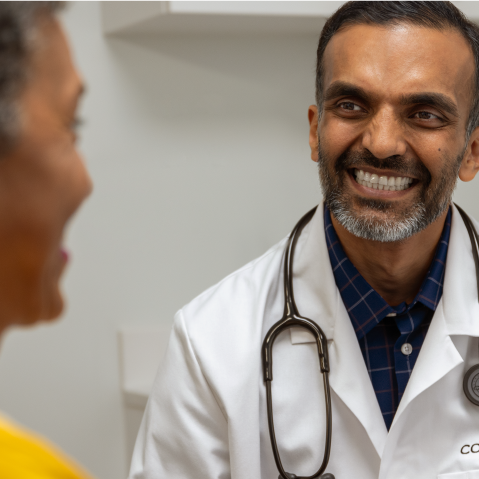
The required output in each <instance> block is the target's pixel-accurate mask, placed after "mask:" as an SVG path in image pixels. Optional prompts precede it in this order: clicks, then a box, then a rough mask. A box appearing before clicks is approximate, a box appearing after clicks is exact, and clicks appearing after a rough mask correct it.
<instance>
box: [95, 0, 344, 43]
mask: <svg viewBox="0 0 479 479" xmlns="http://www.w3.org/2000/svg"><path fill="white" fill-rule="evenodd" d="M343 3H344V2H338V1H324V2H321V1H319V2H318V1H316V2H301V1H298V2H291V1H286V2H278V1H270V2H264V1H263V2H261V1H259V2H256V1H243V2H235V1H233V2H222V1H220V2H208V1H199V2H189V1H171V2H102V3H101V5H102V19H103V31H104V33H105V34H107V35H129V34H172V33H179V34H192V33H194V34H198V33H205V34H217V33H223V34H224V33H233V34H234V33H282V34H285V33H303V34H304V33H313V34H318V35H319V32H320V31H321V28H322V26H323V24H324V22H325V21H326V18H328V17H329V16H330V15H331V14H332V13H334V11H336V9H338V8H339V7H340V6H341V5H342V4H343Z"/></svg>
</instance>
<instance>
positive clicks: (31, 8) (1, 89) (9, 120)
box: [0, 1, 63, 154]
mask: <svg viewBox="0 0 479 479" xmlns="http://www.w3.org/2000/svg"><path fill="white" fill-rule="evenodd" d="M62 6H63V3H62V2H49V1H46V2H5V1H0V154H1V153H3V152H4V151H5V149H6V148H7V147H8V146H10V145H11V143H12V142H13V141H14V139H15V137H16V136H17V134H18V130H19V123H20V112H19V109H18V105H17V100H18V97H19V95H20V93H21V91H22V88H23V87H24V86H25V83H26V80H27V78H28V70H29V56H30V54H31V52H32V51H33V49H34V47H35V37H36V35H35V34H36V27H37V25H38V20H39V18H40V17H42V16H43V15H55V14H56V13H57V11H58V10H60V9H61V8H62Z"/></svg>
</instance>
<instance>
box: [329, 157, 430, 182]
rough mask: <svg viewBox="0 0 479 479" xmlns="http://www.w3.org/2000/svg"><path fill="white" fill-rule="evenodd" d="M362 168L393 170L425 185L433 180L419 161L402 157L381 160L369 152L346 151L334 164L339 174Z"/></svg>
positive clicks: (398, 174)
mask: <svg viewBox="0 0 479 479" xmlns="http://www.w3.org/2000/svg"><path fill="white" fill-rule="evenodd" d="M361 166H370V167H372V168H375V169H378V170H391V171H394V172H396V173H397V176H409V177H413V178H417V179H418V180H419V181H421V182H423V183H424V184H425V185H428V184H429V183H430V182H431V179H432V177H431V173H429V170H428V169H427V168H426V167H425V166H424V165H423V164H422V163H421V162H420V161H419V160H414V159H406V158H404V157H403V156H401V155H394V156H389V157H388V158H384V159H382V160H381V159H379V158H376V157H375V156H374V155H373V154H372V153H371V152H370V151H368V150H363V151H354V152H353V151H351V150H346V151H345V152H344V153H341V155H340V156H338V158H337V159H336V161H335V163H334V169H335V171H336V173H338V174H339V173H341V172H342V171H345V170H348V169H351V168H359V167H361Z"/></svg>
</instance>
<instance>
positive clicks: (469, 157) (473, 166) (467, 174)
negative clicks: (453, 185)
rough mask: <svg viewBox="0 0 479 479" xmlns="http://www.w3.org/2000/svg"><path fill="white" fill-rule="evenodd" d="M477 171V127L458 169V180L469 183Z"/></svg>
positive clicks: (478, 148) (478, 145) (478, 156)
mask: <svg viewBox="0 0 479 479" xmlns="http://www.w3.org/2000/svg"><path fill="white" fill-rule="evenodd" d="M478 171H479V127H478V128H476V129H475V130H474V131H473V132H472V134H471V138H470V139H469V143H468V145H467V148H466V152H465V153H464V158H463V159H462V163H461V167H460V168H459V178H460V179H461V180H462V181H471V180H473V179H474V177H475V176H476V173H477V172H478Z"/></svg>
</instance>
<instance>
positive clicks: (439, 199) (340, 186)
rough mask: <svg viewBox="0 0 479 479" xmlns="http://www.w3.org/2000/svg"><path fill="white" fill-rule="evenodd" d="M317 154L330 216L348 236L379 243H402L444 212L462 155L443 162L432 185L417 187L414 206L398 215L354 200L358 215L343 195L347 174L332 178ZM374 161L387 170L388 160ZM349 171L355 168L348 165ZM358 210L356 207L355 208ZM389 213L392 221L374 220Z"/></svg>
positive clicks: (386, 204) (382, 203) (384, 205)
mask: <svg viewBox="0 0 479 479" xmlns="http://www.w3.org/2000/svg"><path fill="white" fill-rule="evenodd" d="M318 153H319V155H318V157H319V161H318V166H319V178H320V181H321V187H322V190H323V197H324V201H325V202H326V204H327V205H328V207H329V209H330V211H331V213H332V215H333V216H334V217H335V218H336V220H337V221H338V222H339V224H340V225H341V226H343V227H344V228H346V230H348V231H349V232H350V233H351V234H353V235H355V236H357V237H359V238H363V239H366V240H370V241H379V242H381V243H391V242H398V241H404V240H405V239H407V238H410V237H411V236H413V235H415V234H416V233H419V232H420V231H422V230H424V229H425V228H426V227H427V226H429V225H430V224H431V223H433V222H434V221H436V220H437V219H438V218H439V217H440V216H441V215H442V214H443V213H444V211H446V209H447V208H448V206H449V204H450V203H451V200H452V194H453V192H454V189H455V187H456V183H457V175H458V172H459V167H460V165H461V160H462V158H463V153H461V154H460V155H459V156H458V157H457V158H456V161H446V164H445V166H444V167H443V170H442V171H441V172H440V176H439V178H438V179H437V180H436V181H435V185H431V184H429V185H426V184H424V183H423V184H422V185H420V187H422V190H420V191H418V193H417V194H418V201H417V202H416V203H415V204H414V206H412V207H407V208H405V209H404V210H403V211H397V206H396V205H394V204H393V203H392V202H390V201H387V200H378V199H366V198H361V197H359V196H356V197H355V200H356V205H359V207H361V206H362V208H361V212H359V213H357V212H355V211H354V208H353V198H352V196H351V194H350V193H345V192H344V183H345V178H344V175H346V174H347V171H345V170H344V171H341V172H340V173H339V174H337V175H336V176H335V177H334V178H333V177H332V175H331V173H330V170H329V169H328V164H329V163H330V162H329V160H328V159H327V158H325V156H324V154H322V152H321V149H320V148H318ZM375 161H376V162H380V163H382V164H383V168H384V169H386V168H387V167H388V166H387V163H388V159H386V160H383V161H381V160H377V159H376V160H375ZM358 163H359V162H358ZM363 164H364V163H363ZM351 167H354V166H353V165H351ZM376 167H377V166H376ZM398 176H401V175H398ZM416 188H417V187H416ZM395 206H396V208H394V207H395ZM357 208H358V206H356V209H357ZM388 210H391V213H392V215H391V218H388V219H386V220H378V219H377V217H376V215H375V212H387V211H388ZM394 210H396V211H394Z"/></svg>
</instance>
